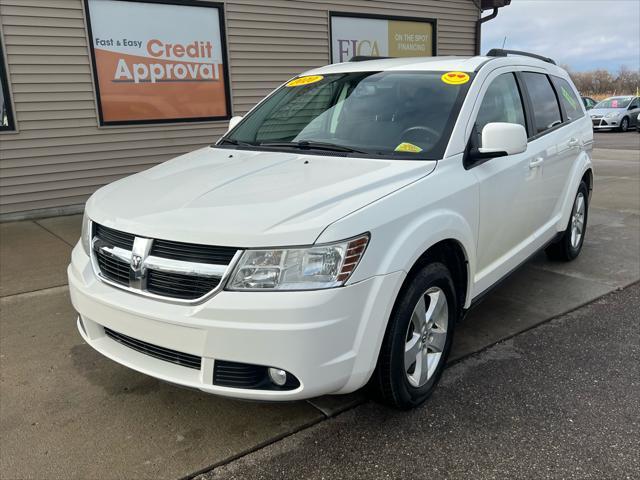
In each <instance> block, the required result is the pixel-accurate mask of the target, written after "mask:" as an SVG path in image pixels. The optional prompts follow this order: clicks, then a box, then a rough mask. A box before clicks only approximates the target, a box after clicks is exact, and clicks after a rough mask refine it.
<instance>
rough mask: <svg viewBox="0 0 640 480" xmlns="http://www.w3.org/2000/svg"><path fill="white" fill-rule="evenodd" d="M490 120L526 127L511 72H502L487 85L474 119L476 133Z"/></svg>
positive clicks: (520, 100) (517, 90)
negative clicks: (476, 116)
mask: <svg viewBox="0 0 640 480" xmlns="http://www.w3.org/2000/svg"><path fill="white" fill-rule="evenodd" d="M492 122H505V123H517V124H520V125H522V126H523V127H524V128H525V129H526V128H527V124H526V122H525V118H524V108H523V107H522V98H521V97H520V90H519V89H518V84H517V83H516V79H515V76H514V74H513V73H503V74H502V75H500V76H499V77H497V78H496V79H494V80H493V82H492V83H491V85H489V88H488V89H487V92H486V93H485V94H484V99H483V100H482V105H480V110H479V111H478V118H477V119H476V126H477V131H478V134H481V133H482V129H483V128H484V126H485V125H486V124H487V123H492Z"/></svg>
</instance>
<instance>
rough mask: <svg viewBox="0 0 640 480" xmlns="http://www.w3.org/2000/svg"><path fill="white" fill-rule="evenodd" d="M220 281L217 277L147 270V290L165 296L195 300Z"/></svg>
mask: <svg viewBox="0 0 640 480" xmlns="http://www.w3.org/2000/svg"><path fill="white" fill-rule="evenodd" d="M219 283H220V279H219V278H217V277H196V276H193V275H182V274H180V273H170V272H160V271H158V270H149V271H148V272H147V291H148V292H150V293H153V294H155V295H162V296H164V297H171V298H181V299H184V300H195V299H196V298H200V297H202V296H204V295H206V294H207V293H209V292H210V291H211V290H213V289H214V288H216V287H217V286H218V284H219Z"/></svg>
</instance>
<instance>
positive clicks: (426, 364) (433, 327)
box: [370, 262, 458, 410]
mask: <svg viewBox="0 0 640 480" xmlns="http://www.w3.org/2000/svg"><path fill="white" fill-rule="evenodd" d="M457 312H458V305H457V301H456V295H455V288H454V284H453V280H452V278H451V274H450V272H449V270H448V269H447V267H446V266H445V265H444V264H442V263H440V262H434V263H431V264H429V265H427V266H426V267H424V268H423V269H422V270H420V271H419V272H417V273H416V275H415V276H414V277H413V279H412V280H411V281H410V282H408V283H407V284H406V285H405V286H404V288H403V289H402V291H401V292H400V294H399V295H398V299H397V300H396V304H395V306H394V308H393V312H392V313H391V317H390V319H389V324H388V325H387V331H386V332H385V336H384V340H383V342H382V347H381V349H380V355H379V357H378V364H377V366H376V370H375V372H374V374H373V377H372V379H371V382H370V386H371V387H373V389H374V393H375V395H376V397H377V398H378V400H380V401H381V402H382V403H385V404H387V405H390V406H392V407H395V408H398V409H401V410H408V409H410V408H414V407H417V406H418V405H420V404H422V403H423V402H424V401H425V400H426V399H427V398H429V396H430V395H431V393H432V392H433V390H434V389H435V387H436V385H437V384H438V381H439V380H440V376H441V375H442V371H443V369H444V367H445V364H446V362H447V358H448V356H449V352H450V351H451V342H452V340H453V329H454V326H455V323H456V318H457Z"/></svg>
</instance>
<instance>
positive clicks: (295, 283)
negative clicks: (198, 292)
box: [227, 234, 369, 291]
mask: <svg viewBox="0 0 640 480" xmlns="http://www.w3.org/2000/svg"><path fill="white" fill-rule="evenodd" d="M368 243H369V235H368V234H365V235H361V236H359V237H357V238H354V239H350V240H344V241H342V242H338V243H332V244H326V245H317V246H312V247H307V248H279V249H273V250H247V251H246V252H244V254H243V255H242V258H240V261H239V262H238V265H237V266H236V268H235V269H234V271H233V274H232V275H231V280H230V281H229V283H228V284H227V289H228V290H259V291H263V290H317V289H323V288H333V287H340V286H342V285H344V283H345V282H346V281H347V280H348V279H349V277H350V276H351V274H352V273H353V271H354V270H355V269H356V267H357V266H358V263H359V262H360V259H361V258H362V255H363V254H364V251H365V249H366V248H367V244H368Z"/></svg>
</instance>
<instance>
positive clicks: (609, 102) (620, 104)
mask: <svg viewBox="0 0 640 480" xmlns="http://www.w3.org/2000/svg"><path fill="white" fill-rule="evenodd" d="M631 100H633V97H611V98H607V99H606V100H602V101H601V102H600V103H598V104H597V105H596V106H595V107H594V108H627V107H628V106H629V104H630V103H631Z"/></svg>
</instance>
